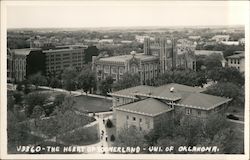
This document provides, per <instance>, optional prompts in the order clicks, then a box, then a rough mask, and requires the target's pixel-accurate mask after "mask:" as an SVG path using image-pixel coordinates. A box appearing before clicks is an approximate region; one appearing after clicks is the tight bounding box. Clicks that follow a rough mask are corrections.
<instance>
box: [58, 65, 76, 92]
mask: <svg viewBox="0 0 250 160" xmlns="http://www.w3.org/2000/svg"><path fill="white" fill-rule="evenodd" d="M77 75H78V73H77V71H76V69H75V68H71V67H69V68H66V69H65V70H64V71H63V73H62V81H63V88H64V89H66V90H69V91H73V90H75V89H76V87H77Z"/></svg>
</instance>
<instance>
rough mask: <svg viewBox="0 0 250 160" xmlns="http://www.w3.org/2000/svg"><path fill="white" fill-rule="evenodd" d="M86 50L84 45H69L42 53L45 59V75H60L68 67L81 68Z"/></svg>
mask: <svg viewBox="0 0 250 160" xmlns="http://www.w3.org/2000/svg"><path fill="white" fill-rule="evenodd" d="M86 48H87V46H84V45H69V46H61V47H56V48H54V49H50V50H45V51H43V53H44V54H45V57H46V59H45V63H46V75H47V76H49V75H52V76H57V75H60V74H61V73H62V71H63V70H64V69H65V68H68V67H75V68H79V69H80V68H82V67H83V65H84V64H85V61H84V50H85V49H86Z"/></svg>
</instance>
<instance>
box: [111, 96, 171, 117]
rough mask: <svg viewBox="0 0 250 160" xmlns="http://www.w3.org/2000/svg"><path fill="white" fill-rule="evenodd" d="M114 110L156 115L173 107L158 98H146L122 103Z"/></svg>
mask: <svg viewBox="0 0 250 160" xmlns="http://www.w3.org/2000/svg"><path fill="white" fill-rule="evenodd" d="M116 110H120V111H126V112H132V113H136V114H142V115H147V116H157V115H159V114H162V113H164V112H168V111H171V110H173V109H172V108H171V107H170V106H168V105H167V104H165V103H163V102H161V101H159V100H156V99H153V98H147V99H144V100H141V101H138V102H134V103H129V104H125V105H122V106H120V107H117V108H116Z"/></svg>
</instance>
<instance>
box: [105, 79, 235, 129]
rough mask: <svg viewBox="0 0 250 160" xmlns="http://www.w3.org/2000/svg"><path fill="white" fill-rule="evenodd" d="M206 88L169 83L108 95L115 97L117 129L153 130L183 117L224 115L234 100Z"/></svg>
mask: <svg viewBox="0 0 250 160" xmlns="http://www.w3.org/2000/svg"><path fill="white" fill-rule="evenodd" d="M203 91H205V89H203V88H198V87H191V86H186V85H181V84H176V83H170V84H167V85H163V86H159V87H151V86H145V85H143V86H136V87H132V88H128V89H124V90H120V91H117V92H113V93H109V95H111V96H112V97H113V110H114V112H113V114H114V120H115V121H116V128H117V131H119V130H120V129H121V128H124V127H130V126H135V127H136V128H137V129H138V130H142V131H146V132H148V131H150V130H151V129H153V128H154V127H155V125H156V124H157V123H159V122H160V121H161V120H162V119H163V118H170V119H171V118H173V116H174V115H175V114H183V116H189V117H191V118H200V119H206V118H208V117H209V116H210V115H213V114H223V113H224V112H225V109H226V108H227V106H228V103H229V102H230V101H231V100H232V99H231V98H225V97H219V96H213V95H209V94H204V93H202V92H203Z"/></svg>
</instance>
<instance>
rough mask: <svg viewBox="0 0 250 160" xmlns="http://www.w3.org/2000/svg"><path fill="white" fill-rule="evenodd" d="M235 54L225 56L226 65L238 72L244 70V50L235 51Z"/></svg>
mask: <svg viewBox="0 0 250 160" xmlns="http://www.w3.org/2000/svg"><path fill="white" fill-rule="evenodd" d="M235 53H236V54H234V55H232V56H228V57H226V59H227V64H228V67H234V68H236V69H238V70H239V71H240V72H245V53H244V51H240V52H235Z"/></svg>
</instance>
